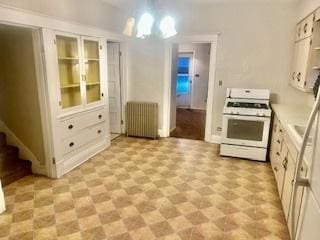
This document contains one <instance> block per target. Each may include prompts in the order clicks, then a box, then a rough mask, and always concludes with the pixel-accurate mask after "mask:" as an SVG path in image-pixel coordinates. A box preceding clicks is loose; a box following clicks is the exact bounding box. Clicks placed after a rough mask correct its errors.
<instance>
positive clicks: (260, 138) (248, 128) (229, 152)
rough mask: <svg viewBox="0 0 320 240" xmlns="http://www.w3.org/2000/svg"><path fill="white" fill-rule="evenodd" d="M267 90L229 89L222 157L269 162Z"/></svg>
mask: <svg viewBox="0 0 320 240" xmlns="http://www.w3.org/2000/svg"><path fill="white" fill-rule="evenodd" d="M269 100H270V91H269V90H266V89H239V88H228V89H227V98H226V104H225V107H224V109H223V127H222V141H221V148H220V155H222V156H230V157H240V158H247V159H252V160H258V161H266V156H267V148H268V140H269V130H270V120H271V112H272V111H271V109H270V106H269Z"/></svg>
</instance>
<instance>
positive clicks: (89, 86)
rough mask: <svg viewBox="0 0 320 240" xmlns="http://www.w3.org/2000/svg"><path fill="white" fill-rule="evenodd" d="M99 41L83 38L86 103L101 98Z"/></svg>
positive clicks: (97, 100)
mask: <svg viewBox="0 0 320 240" xmlns="http://www.w3.org/2000/svg"><path fill="white" fill-rule="evenodd" d="M99 50H100V47H99V41H98V40H92V39H86V38H83V52H84V54H83V55H84V68H85V69H84V71H85V73H84V74H85V78H84V79H85V91H86V92H85V96H86V97H85V98H86V104H91V103H95V102H99V101H100V100H101V79H100V54H99Z"/></svg>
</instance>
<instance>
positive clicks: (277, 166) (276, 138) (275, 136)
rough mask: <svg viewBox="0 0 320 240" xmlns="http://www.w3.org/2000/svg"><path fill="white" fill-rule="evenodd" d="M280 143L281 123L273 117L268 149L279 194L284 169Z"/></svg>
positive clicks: (281, 142)
mask: <svg viewBox="0 0 320 240" xmlns="http://www.w3.org/2000/svg"><path fill="white" fill-rule="evenodd" d="M282 144H283V129H282V126H281V123H280V122H279V120H278V119H277V117H275V118H274V122H273V128H272V138H271V149H270V161H271V166H272V170H273V172H274V175H275V178H276V182H277V187H278V191H279V196H281V194H282V185H283V177H284V169H283V167H282V157H283V156H282Z"/></svg>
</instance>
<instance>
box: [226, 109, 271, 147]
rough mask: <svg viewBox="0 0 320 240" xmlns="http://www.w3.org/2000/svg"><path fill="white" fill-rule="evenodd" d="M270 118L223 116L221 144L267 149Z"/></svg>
mask: <svg viewBox="0 0 320 240" xmlns="http://www.w3.org/2000/svg"><path fill="white" fill-rule="evenodd" d="M269 128H270V118H268V117H256V116H239V115H223V128H222V143H225V144H233V145H241V146H249V147H261V148H267V146H268V138H269Z"/></svg>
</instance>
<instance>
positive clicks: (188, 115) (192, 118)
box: [170, 108, 206, 140]
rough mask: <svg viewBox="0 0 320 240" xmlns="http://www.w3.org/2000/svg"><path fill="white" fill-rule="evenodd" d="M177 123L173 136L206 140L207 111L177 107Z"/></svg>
mask: <svg viewBox="0 0 320 240" xmlns="http://www.w3.org/2000/svg"><path fill="white" fill-rule="evenodd" d="M176 124H177V125H176V126H177V127H176V129H175V130H174V131H172V132H171V134H170V136H171V137H176V138H186V139H193V140H204V133H205V124H206V111H204V110H194V109H185V108H177V122H176Z"/></svg>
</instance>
